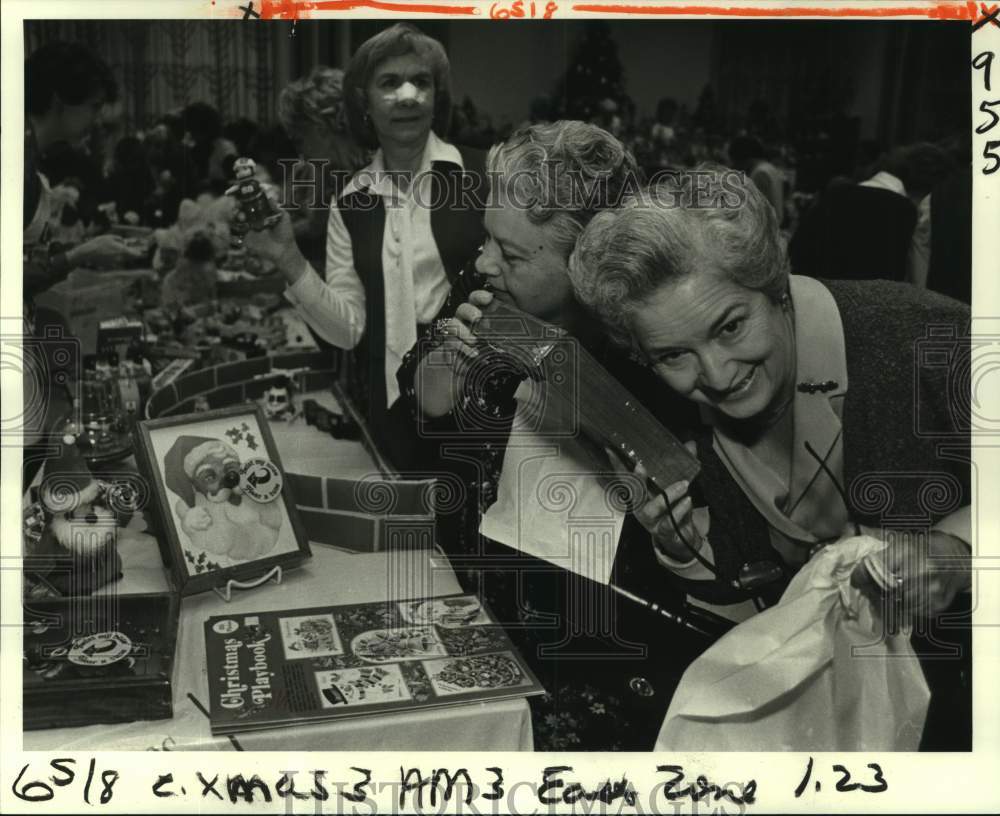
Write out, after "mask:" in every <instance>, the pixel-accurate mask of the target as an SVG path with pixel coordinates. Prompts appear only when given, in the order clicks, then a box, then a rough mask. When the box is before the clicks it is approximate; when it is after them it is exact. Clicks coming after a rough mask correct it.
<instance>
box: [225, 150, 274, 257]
mask: <svg viewBox="0 0 1000 816" xmlns="http://www.w3.org/2000/svg"><path fill="white" fill-rule="evenodd" d="M255 169H256V165H255V164H254V161H253V159H247V158H239V159H237V160H236V161H235V163H234V164H233V171H234V173H235V175H236V180H235V181H234V182H233V185H232V186H231V187H230V188H229V189H228V190H226V195H231V196H233V197H234V198H235V199H236V202H237V206H238V207H239V213H240V215H242V218H235V219H234V220H233V224H232V226H231V228H230V231H231V233H232V236H233V245H234V246H235V247H236V248H239V247H240V246H242V245H243V238H244V236H246V234H247V233H248V232H249V231H250V230H254V231H255V232H262V231H264V230H266V229H270V227H272V226H273V225H274V224H276V223H277V222H278V221H279V220H280V219H281V213H280V212H278V210H277V209H276V208H275V206H274V205H273V204H272V203H271V201H270V199H269V198H268V197H267V195H266V194H265V193H264V188H263V187H262V186H261V184H260V182H259V181H257V179H256V178H254V170H255Z"/></svg>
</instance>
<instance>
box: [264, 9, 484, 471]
mask: <svg viewBox="0 0 1000 816" xmlns="http://www.w3.org/2000/svg"><path fill="white" fill-rule="evenodd" d="M344 94H345V101H346V105H347V121H348V125H349V128H350V130H351V133H352V135H353V136H354V138H355V140H356V141H357V142H358V143H359V144H361V145H362V146H364V147H368V148H373V149H375V153H374V156H373V158H372V161H371V162H370V163H369V164H368V165H367V166H366V167H364V168H363V169H362V170H360V171H359V172H358V173H356V174H355V175H354V177H353V178H352V179H351V180H350V181H349V182H348V183H347V184H346V186H345V187H344V189H343V190H342V191H339V192H338V194H337V195H336V198H335V199H334V202H333V203H332V204H331V207H330V218H329V223H328V225H327V244H326V271H325V276H324V277H325V279H322V278H320V277H319V275H318V274H316V273H315V272H313V271H311V270H310V267H309V265H308V263H307V262H306V260H305V258H303V257H302V254H301V252H299V250H298V249H297V247H296V245H295V241H294V238H293V236H292V231H291V228H290V226H289V224H288V219H287V218H285V219H282V221H281V222H279V223H278V224H277V225H276V226H275V227H274V228H273V229H272V230H271V232H270V233H269V234H267V235H266V236H264V235H260V234H258V235H254V234H251V236H248V241H247V245H248V247H250V248H252V249H257V250H258V251H260V252H262V254H264V255H265V256H269V257H271V258H273V259H274V260H275V262H276V263H277V265H278V266H279V268H280V269H281V270H282V272H283V273H284V275H285V278H286V280H287V282H288V288H287V289H286V291H285V295H286V297H287V298H288V299H289V300H290V301H291V302H292V303H293V304H295V306H296V307H297V309H298V310H299V312H300V313H301V314H302V315H303V317H304V318H305V319H306V321H307V322H308V323H309V325H310V326H312V328H313V329H314V330H315V331H316V333H317V334H319V335H320V336H321V337H323V338H324V339H325V340H327V341H329V342H330V343H332V344H333V345H335V346H338V347H340V348H344V349H353V348H357V349H358V367H359V369H360V371H361V374H362V379H363V380H364V382H365V385H366V389H365V390H366V400H365V401H366V403H367V416H368V421H369V427H370V429H371V431H372V434H373V435H374V437H375V440H376V443H377V444H378V445H379V447H380V448H381V450H382V452H383V453H384V454H386V455H387V456H388V458H389V460H390V462H392V464H394V465H395V466H396V467H398V468H400V469H408V468H412V467H420V461H419V456H418V454H417V445H416V436H415V430H414V426H413V423H412V420H411V419H410V416H409V412H408V411H407V410H406V409H405V408H404V407H403V406H402V405H401V403H399V387H398V385H397V383H396V370H397V369H398V368H399V364H400V363H401V362H402V359H403V355H404V354H406V352H407V351H409V350H410V348H411V347H412V346H413V345H414V344H415V343H416V341H417V339H418V337H419V336H420V333H421V332H422V331H423V330H425V329H426V328H427V327H428V326H429V325H430V324H431V323H432V321H433V320H434V318H435V316H436V315H437V313H438V311H439V310H440V309H441V307H442V306H443V305H444V303H445V301H446V300H447V297H448V294H449V292H450V290H451V285H452V282H453V281H454V280H455V279H456V278H457V276H458V273H459V272H460V270H461V268H462V265H463V264H464V263H465V262H466V261H467V260H469V259H470V258H472V257H473V256H474V253H475V252H476V249H477V248H478V247H479V245H480V244H481V243H482V237H483V233H482V198H483V196H482V194H481V193H480V190H481V189H482V187H483V165H484V157H483V155H482V154H481V153H479V152H477V151H467V150H464V149H463V150H459V149H458V148H456V147H454V146H453V145H450V144H448V143H446V142H444V141H442V139H441V138H440V137H439V136H438V134H439V133H447V130H448V123H449V120H450V118H451V79H450V67H449V64H448V57H447V55H446V54H445V52H444V48H443V47H442V46H441V44H440V43H439V42H437V40H434V39H432V38H431V37H428V36H427V35H425V34H423V33H421V32H420V31H418V30H417V29H416V28H414V27H413V26H411V25H406V24H399V25H394V26H392V27H391V28H388V29H386V30H385V31H382V32H380V33H379V34H376V35H375V36H374V37H371V38H370V39H368V40H367V41H365V42H364V43H363V44H362V45H361V47H360V48H359V49H358V50H357V52H356V53H355V55H354V56H353V57H352V59H351V61H350V64H349V65H348V67H347V71H346V73H345V76H344Z"/></svg>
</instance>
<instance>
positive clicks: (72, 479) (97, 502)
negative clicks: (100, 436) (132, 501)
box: [26, 434, 132, 595]
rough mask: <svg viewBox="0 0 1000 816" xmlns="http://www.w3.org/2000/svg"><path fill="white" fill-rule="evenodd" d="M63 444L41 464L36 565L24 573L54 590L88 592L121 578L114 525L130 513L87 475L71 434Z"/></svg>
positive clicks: (32, 552)
mask: <svg viewBox="0 0 1000 816" xmlns="http://www.w3.org/2000/svg"><path fill="white" fill-rule="evenodd" d="M62 442H63V444H62V448H61V450H60V452H59V454H58V455H57V456H55V457H53V458H52V459H49V460H48V461H47V462H46V464H45V479H44V480H43V481H42V484H41V488H40V490H39V499H40V505H41V516H42V518H43V519H44V527H43V529H42V530H41V534H40V536H38V537H36V538H33V545H34V546H32V547H30V548H29V555H31V556H33V557H34V559H33V562H32V563H33V564H37V568H35V567H32V569H30V570H27V569H26V571H27V572H31V573H32V574H33V575H34V576H36V577H38V578H39V579H40V580H42V581H44V583H45V584H47V585H48V586H49V587H51V588H52V589H54V590H56V592H57V593H61V594H74V595H87V594H90V593H91V592H93V591H94V590H96V589H98V588H99V587H101V586H103V585H104V584H107V583H110V582H112V581H117V580H118V579H119V578H121V557H120V556H119V555H118V548H117V543H118V526H119V524H121V525H124V524H127V523H128V519H129V518H131V515H132V514H131V512H128V511H127V510H126V509H125V508H124V507H123V506H121V505H122V503H121V502H118V503H117V505H116V503H115V501H114V499H115V495H114V492H113V491H109V490H108V487H107V485H105V484H103V483H101V482H100V481H99V480H98V479H96V478H94V476H93V474H91V472H90V469H89V468H88V467H87V464H86V462H85V460H84V458H83V455H82V453H81V452H80V450H79V448H78V447H77V440H76V437H75V436H73V435H72V434H67V435H66V436H64V437H63V440H62ZM123 513H124V515H123ZM125 516H127V518H126V517H125Z"/></svg>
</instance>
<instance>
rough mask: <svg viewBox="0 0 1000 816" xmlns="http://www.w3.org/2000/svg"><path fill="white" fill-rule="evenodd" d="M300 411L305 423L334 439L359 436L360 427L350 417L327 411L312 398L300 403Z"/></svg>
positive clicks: (356, 437)
mask: <svg viewBox="0 0 1000 816" xmlns="http://www.w3.org/2000/svg"><path fill="white" fill-rule="evenodd" d="M302 413H303V414H304V415H305V418H306V424H307V425H313V426H315V427H316V428H317V429H318V430H320V431H323V432H324V433H328V434H330V436H332V437H333V438H334V439H360V438H361V429H360V428H358V426H357V424H356V423H355V422H353V421H352V420H351V419H350V417H345V416H342V415H341V414H335V413H333V411H328V410H327V409H326V408H324V407H323V406H322V405H320V404H319V403H318V402H316V400H314V399H307V400H305V402H303V403H302Z"/></svg>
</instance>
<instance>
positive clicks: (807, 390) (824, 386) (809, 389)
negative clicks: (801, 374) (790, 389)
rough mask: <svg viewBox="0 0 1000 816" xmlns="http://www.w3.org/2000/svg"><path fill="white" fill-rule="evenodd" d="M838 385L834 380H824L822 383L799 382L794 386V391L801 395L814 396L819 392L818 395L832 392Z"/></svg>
mask: <svg viewBox="0 0 1000 816" xmlns="http://www.w3.org/2000/svg"><path fill="white" fill-rule="evenodd" d="M839 385H840V383H838V382H837V381H836V380H824V381H823V382H818V383H817V382H800V383H799V384H798V385H797V386H795V388H796V390H797V391H799V392H800V393H802V394H815V393H817V392H819V393H820V394H825V393H826V392H827V391H833V390H834V389H836V388H837V387H838V386H839Z"/></svg>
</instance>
